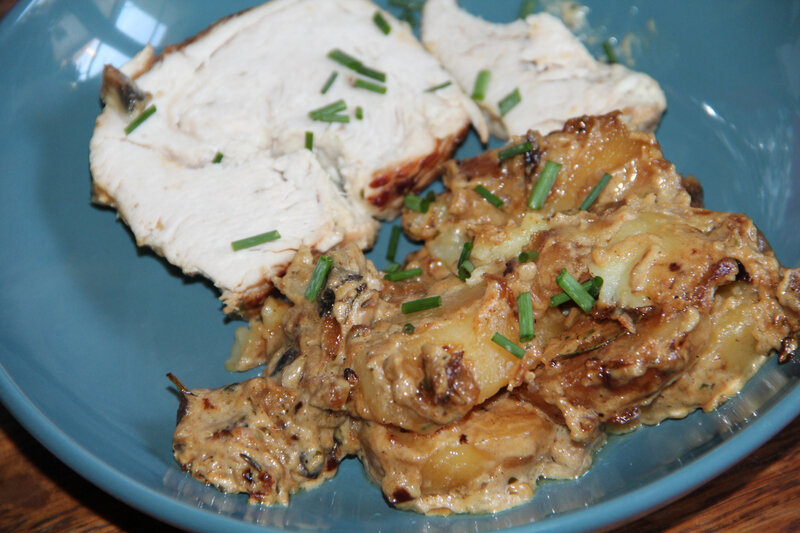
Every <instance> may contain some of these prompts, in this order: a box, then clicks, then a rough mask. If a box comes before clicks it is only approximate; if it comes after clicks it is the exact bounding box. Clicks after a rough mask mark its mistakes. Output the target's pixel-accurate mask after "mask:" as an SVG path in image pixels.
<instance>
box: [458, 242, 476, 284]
mask: <svg viewBox="0 0 800 533" xmlns="http://www.w3.org/2000/svg"><path fill="white" fill-rule="evenodd" d="M473 246H474V243H473V242H472V241H469V242H465V243H464V246H462V247H461V255H460V256H459V257H458V263H456V271H457V272H458V279H460V280H461V281H466V280H467V278H468V277H470V276H471V275H472V271H473V270H475V265H473V264H472V261H470V260H469V256H470V254H471V253H472V247H473Z"/></svg>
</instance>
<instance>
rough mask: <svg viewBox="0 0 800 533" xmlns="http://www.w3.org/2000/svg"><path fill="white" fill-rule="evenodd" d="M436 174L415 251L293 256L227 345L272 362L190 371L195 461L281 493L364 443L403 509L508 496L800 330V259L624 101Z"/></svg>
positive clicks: (752, 368) (181, 424)
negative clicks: (259, 368)
mask: <svg viewBox="0 0 800 533" xmlns="http://www.w3.org/2000/svg"><path fill="white" fill-rule="evenodd" d="M443 178H444V185H445V191H444V192H443V193H441V194H439V195H437V196H436V197H435V198H431V197H428V198H420V197H410V198H409V201H408V202H407V205H409V206H410V207H411V209H405V210H404V213H403V218H402V225H403V229H404V231H405V232H406V234H407V235H408V236H409V237H411V238H412V239H416V240H419V241H421V243H422V246H421V248H420V249H419V250H418V251H417V252H414V253H412V254H411V255H410V256H409V257H407V258H406V259H405V262H404V263H403V264H402V265H401V266H397V267H396V268H394V269H390V270H392V272H388V273H387V272H380V271H378V270H377V269H376V267H375V266H374V265H373V264H372V262H370V261H369V260H367V259H366V258H365V257H364V255H363V253H362V251H361V250H360V249H359V248H358V247H357V246H355V245H354V244H347V245H339V246H337V247H335V248H333V249H332V250H330V251H329V252H327V254H325V255H319V253H318V252H315V253H312V252H311V251H310V250H309V249H308V248H305V249H301V250H300V251H299V252H298V253H297V255H296V256H295V257H294V259H293V261H292V262H291V263H290V264H289V266H288V269H287V271H286V274H285V275H284V276H283V277H282V278H280V279H279V280H277V281H276V283H275V285H276V287H277V289H278V290H279V291H280V294H278V293H274V294H273V295H272V296H271V297H269V298H267V300H266V302H265V303H264V306H263V308H262V310H261V313H260V316H259V317H256V318H254V319H252V320H251V321H250V324H249V328H248V329H247V330H243V331H241V332H240V335H239V338H238V340H237V343H236V346H235V347H234V353H233V355H232V358H231V360H230V361H229V362H228V366H229V368H230V369H235V370H243V369H246V368H252V367H254V366H256V365H259V364H265V365H266V370H265V372H264V373H263V376H262V377H257V378H253V379H250V380H247V381H244V382H242V383H238V384H234V385H230V386H227V387H224V388H221V389H217V390H210V389H187V388H185V387H183V385H180V382H179V381H177V379H176V380H175V381H176V383H178V384H179V387H180V389H181V392H182V398H183V400H182V402H181V407H180V411H179V421H178V426H177V429H176V431H175V436H174V451H175V458H176V459H177V461H178V462H179V463H180V465H181V466H182V467H183V469H184V470H187V471H189V472H191V474H192V475H194V476H195V477H196V478H198V479H200V480H202V481H204V482H206V483H209V484H212V485H214V486H216V487H218V488H219V489H220V490H223V491H225V492H246V493H248V494H249V495H250V499H251V501H255V502H262V503H266V504H287V503H288V501H289V497H290V495H291V494H292V493H294V492H296V491H297V490H299V489H307V488H311V487H314V486H315V485H317V484H319V483H321V482H322V481H324V480H325V479H328V478H330V477H331V476H333V475H334V474H335V472H336V469H337V467H338V464H339V463H340V461H342V460H343V459H344V458H346V457H347V456H353V455H356V456H358V457H359V459H360V460H361V461H362V463H363V464H364V467H365V469H366V471H367V473H368V475H369V477H370V478H371V479H372V480H374V482H375V483H377V484H378V485H380V487H381V489H382V490H383V492H384V494H385V496H386V498H387V500H388V501H389V502H390V503H391V504H393V505H395V506H397V507H401V508H404V509H411V510H415V511H419V512H423V513H465V512H469V513H478V512H495V511H500V510H502V509H507V508H509V507H512V506H515V505H519V504H521V503H524V502H526V501H528V500H529V499H530V498H531V497H532V495H533V492H534V486H535V484H536V481H537V480H538V479H539V478H574V477H576V476H579V475H581V474H582V473H583V472H585V471H586V470H587V469H588V468H589V466H590V463H591V457H592V452H593V451H594V450H596V449H597V448H598V447H599V446H601V445H602V444H603V442H604V439H605V434H606V432H609V431H628V430H631V429H635V428H636V427H637V426H639V425H640V424H655V423H658V422H659V421H661V420H663V419H665V418H671V417H682V416H685V415H686V414H688V413H689V412H691V411H692V410H695V409H697V408H702V409H705V410H710V409H714V408H715V407H717V406H718V405H720V404H721V403H722V402H724V401H725V400H726V399H727V398H729V397H731V396H732V395H734V394H736V393H737V392H738V391H739V389H740V388H741V387H742V385H743V384H744V383H745V382H746V381H747V379H748V378H749V377H750V376H752V375H753V374H754V373H755V372H756V371H757V370H758V368H759V367H760V366H761V365H762V363H763V362H764V361H765V360H766V358H767V356H768V354H770V353H775V354H777V357H778V358H779V360H780V361H785V360H787V359H788V358H789V357H791V356H792V355H793V353H794V352H795V351H796V349H797V334H798V332H799V331H800V269H786V268H783V267H782V266H781V265H780V264H779V263H778V261H777V260H776V258H775V256H774V254H773V253H772V251H771V249H770V247H769V244H768V243H767V242H766V240H765V239H764V237H763V236H762V235H761V233H760V232H759V231H758V229H757V228H756V227H755V226H754V225H753V222H752V221H751V220H750V219H748V218H747V217H746V216H744V215H741V214H732V213H720V212H714V211H709V210H707V209H704V208H703V207H702V189H701V187H700V185H699V183H698V182H697V180H695V179H693V178H691V177H682V176H681V175H679V174H678V173H677V172H676V171H675V168H674V167H673V165H672V164H671V163H669V162H668V161H666V160H665V159H664V158H663V155H662V153H661V150H660V147H659V145H658V144H657V142H656V141H655V139H654V137H653V136H652V135H651V134H648V133H643V132H633V131H630V130H629V129H628V128H627V127H626V126H625V125H624V124H623V122H622V120H621V119H620V116H619V115H618V114H609V115H605V116H596V117H590V116H585V117H581V118H575V119H572V120H570V121H568V122H567V124H566V125H565V127H564V128H563V130H561V131H556V132H553V133H550V134H549V135H547V136H542V135H540V134H539V133H536V132H530V133H528V134H526V135H525V136H523V137H517V138H515V139H514V140H513V142H512V144H511V145H510V148H505V149H502V150H494V151H489V152H487V153H484V154H481V155H479V156H477V157H475V158H472V159H468V160H465V161H450V162H448V163H447V164H446V165H445V167H444V176H443ZM587 197H588V199H587ZM531 206H532V207H531ZM387 278H388V279H387Z"/></svg>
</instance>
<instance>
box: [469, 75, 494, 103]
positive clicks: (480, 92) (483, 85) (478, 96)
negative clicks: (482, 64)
mask: <svg viewBox="0 0 800 533" xmlns="http://www.w3.org/2000/svg"><path fill="white" fill-rule="evenodd" d="M491 76H492V74H491V73H490V72H489V71H488V70H481V71H480V72H478V77H477V78H475V86H474V87H473V88H472V99H473V100H475V101H478V102H482V101H483V99H484V98H485V97H486V89H487V88H488V87H489V78H491Z"/></svg>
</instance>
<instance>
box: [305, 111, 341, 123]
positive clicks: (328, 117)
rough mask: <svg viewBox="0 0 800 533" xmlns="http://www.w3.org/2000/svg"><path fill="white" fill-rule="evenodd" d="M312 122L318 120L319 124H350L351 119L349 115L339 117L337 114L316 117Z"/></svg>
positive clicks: (312, 118)
mask: <svg viewBox="0 0 800 533" xmlns="http://www.w3.org/2000/svg"><path fill="white" fill-rule="evenodd" d="M311 120H316V121H317V122H343V123H347V122H350V117H348V116H347V115H339V114H337V113H331V114H329V115H316V116H313V117H311Z"/></svg>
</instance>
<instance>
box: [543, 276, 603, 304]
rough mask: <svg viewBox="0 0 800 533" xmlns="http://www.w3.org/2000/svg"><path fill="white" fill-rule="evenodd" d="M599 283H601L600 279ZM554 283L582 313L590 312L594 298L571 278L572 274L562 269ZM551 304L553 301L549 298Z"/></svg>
mask: <svg viewBox="0 0 800 533" xmlns="http://www.w3.org/2000/svg"><path fill="white" fill-rule="evenodd" d="M600 282H601V283H602V279H601V280H600ZM556 283H557V284H558V286H559V287H561V289H562V290H563V291H564V292H565V293H566V294H567V296H569V297H570V299H571V300H572V301H573V302H575V303H576V304H577V305H578V307H580V308H581V309H582V310H583V312H584V313H588V312H589V311H591V309H592V306H594V303H595V298H594V297H593V296H592V295H591V294H589V291H588V290H586V289H585V288H584V287H583V285H581V284H580V283H578V280H576V279H575V278H573V277H572V274H570V273H569V272H567V269H566V268H562V269H561V272H559V273H558V276H556ZM552 303H553V301H552V298H551V300H550V304H551V306H552Z"/></svg>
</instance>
